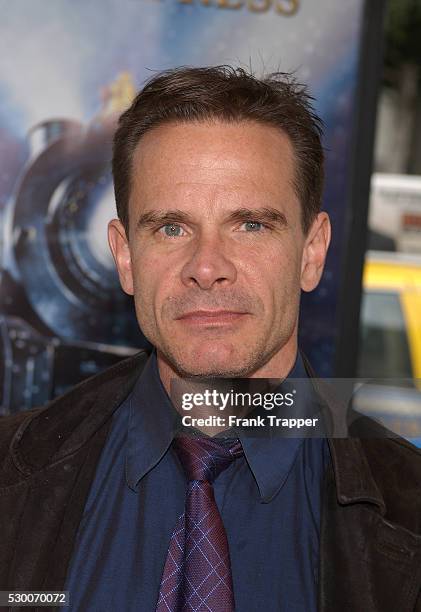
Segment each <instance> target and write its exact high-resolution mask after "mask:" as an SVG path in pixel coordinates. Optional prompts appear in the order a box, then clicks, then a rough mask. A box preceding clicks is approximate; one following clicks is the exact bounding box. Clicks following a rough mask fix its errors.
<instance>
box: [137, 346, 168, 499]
mask: <svg viewBox="0 0 421 612" xmlns="http://www.w3.org/2000/svg"><path fill="white" fill-rule="evenodd" d="M126 401H128V402H129V427H128V434H127V455H126V480H127V484H128V485H129V487H130V488H131V489H133V490H134V491H136V490H137V487H138V484H139V481H140V480H141V478H143V476H144V475H145V474H146V473H147V472H149V471H150V470H151V469H152V468H153V467H155V465H156V464H157V463H158V462H159V461H160V459H161V458H162V457H163V455H164V454H165V453H166V451H167V450H168V447H169V446H170V444H171V442H172V440H173V437H174V432H175V430H176V428H177V424H178V421H179V416H178V412H177V411H176V409H175V408H174V407H173V405H172V402H171V400H170V398H169V396H168V394H167V392H166V390H165V387H164V385H163V384H162V382H161V378H160V376H159V371H158V363H157V359H156V350H155V349H154V350H153V352H152V353H151V355H150V357H149V359H148V361H147V362H146V364H145V366H144V368H143V370H142V372H141V375H140V376H139V378H138V379H137V381H136V384H135V386H134V388H133V391H132V393H131V394H130V396H129V398H128V399H127V400H126Z"/></svg>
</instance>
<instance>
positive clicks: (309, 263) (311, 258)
mask: <svg viewBox="0 0 421 612" xmlns="http://www.w3.org/2000/svg"><path fill="white" fill-rule="evenodd" d="M330 234H331V228H330V220H329V215H328V214H327V213H326V212H320V213H319V214H318V215H317V217H316V218H315V220H314V221H313V223H312V224H311V227H310V229H309V231H308V234H307V237H306V239H305V242H304V249H303V257H302V260H301V289H302V290H303V291H313V289H315V288H316V287H317V285H318V284H319V281H320V279H321V276H322V274H323V268H324V265H325V260H326V254H327V250H328V248H329V243H330Z"/></svg>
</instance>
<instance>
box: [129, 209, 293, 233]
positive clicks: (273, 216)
mask: <svg viewBox="0 0 421 612" xmlns="http://www.w3.org/2000/svg"><path fill="white" fill-rule="evenodd" d="M250 220H252V221H256V222H258V223H266V224H268V225H271V224H274V225H277V226H279V227H281V228H284V227H287V226H288V221H287V219H286V217H285V215H284V214H283V213H282V212H281V211H280V210H277V209H276V208H272V207H270V206H269V207H263V208H237V209H236V210H233V211H232V212H230V213H229V214H228V216H227V217H226V219H225V222H228V223H232V222H242V223H244V222H245V221H250ZM191 222H192V217H191V215H189V214H188V213H186V212H183V211H182V210H178V209H174V210H151V211H149V212H145V213H143V214H141V215H140V217H139V219H138V221H137V226H136V227H137V229H138V230H140V229H148V228H151V227H157V226H158V225H166V224H171V223H186V224H188V223H191Z"/></svg>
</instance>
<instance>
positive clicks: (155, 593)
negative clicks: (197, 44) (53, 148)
mask: <svg viewBox="0 0 421 612" xmlns="http://www.w3.org/2000/svg"><path fill="white" fill-rule="evenodd" d="M113 175H114V184H115V194H116V202H117V211H118V216H119V219H118V220H113V221H111V222H110V225H109V242H110V246H111V249H112V253H113V256H114V258H115V261H116V265H117V269H118V273H119V276H120V281H121V285H122V287H123V289H124V291H126V292H127V293H129V294H131V295H133V296H134V303H135V308H136V313H137V318H138V321H139V325H140V326H141V328H142V331H143V333H144V334H145V336H146V337H147V338H148V339H149V340H150V342H151V343H152V344H153V346H154V347H155V349H154V351H153V353H152V354H151V355H150V356H148V355H145V353H144V352H141V353H140V354H139V355H137V356H136V357H134V358H133V359H129V360H126V361H124V362H122V363H120V364H118V365H117V366H115V367H114V368H112V369H110V370H108V371H106V372H104V373H102V374H100V375H99V376H97V377H95V378H93V379H90V380H89V381H87V382H85V383H82V384H81V385H79V386H77V387H76V388H75V389H73V390H72V391H70V392H69V393H68V394H66V395H65V396H63V397H62V398H59V399H57V400H55V401H54V402H52V403H51V404H50V405H49V406H47V407H46V408H45V409H43V410H34V411H30V412H28V413H26V414H20V415H17V416H14V417H9V418H7V419H4V420H3V422H2V423H1V435H0V457H1V461H2V463H1V465H2V467H1V473H0V486H1V488H0V509H1V515H2V516H3V517H7V527H6V525H4V527H3V532H4V533H3V534H2V548H1V552H0V568H1V588H2V589H3V590H4V589H7V590H18V589H26V590H31V589H32V590H41V589H44V590H63V589H66V590H68V591H69V593H70V608H71V609H72V610H142V611H143V610H144V611H146V612H149V611H153V610H158V611H161V610H174V611H178V610H180V611H181V610H183V611H185V610H198V611H203V610H212V612H219V611H220V612H230V611H233V610H234V609H235V610H237V612H254V611H256V610H260V609H264V610H265V611H283V610H288V612H290V611H299V610H302V611H306V612H308V611H313V610H314V611H315V610H320V611H323V612H327V611H339V610H342V609H346V610H350V611H355V612H357V611H358V612H360V611H362V610H364V612H368V611H373V612H374V611H378V612H380V611H381V612H387V611H390V612H392V611H393V612H396V611H397V610H399V611H404V610H405V611H409V610H421V598H420V585H421V535H420V534H421V525H420V522H421V495H420V485H421V459H420V454H419V452H418V451H417V450H416V449H415V448H414V447H413V446H411V445H410V444H409V443H407V442H405V441H403V440H401V439H399V438H393V439H392V438H390V439H389V438H387V437H385V435H384V431H383V430H381V428H380V427H378V426H376V425H374V424H373V423H372V422H370V421H365V422H364V433H365V436H366V437H364V438H363V439H359V438H358V437H353V438H348V439H345V438H343V437H341V438H335V437H333V433H332V429H331V428H329V423H327V426H328V431H329V432H330V435H331V437H329V439H328V440H326V439H323V438H322V437H312V436H310V437H302V438H298V437H290V438H288V439H287V438H280V437H276V438H274V439H268V438H267V437H264V436H262V437H253V436H247V435H246V434H245V433H244V431H243V430H242V429H241V427H239V428H236V427H234V428H231V430H230V436H228V437H226V438H224V437H223V436H222V437H221V436H217V437H212V436H206V435H202V436H200V435H199V436H198V435H196V436H191V437H188V436H187V435H185V434H186V432H185V431H182V432H180V429H181V428H180V416H181V415H180V414H179V412H178V410H177V409H179V406H178V405H177V403H176V402H175V401H174V402H172V401H171V400H170V397H171V398H172V383H174V381H175V383H177V381H178V382H181V383H182V382H183V380H187V379H190V380H191V379H193V381H194V380H198V381H199V380H202V379H203V378H206V379H211V380H212V379H214V380H220V379H227V378H228V379H232V380H236V379H239V378H247V379H250V380H251V381H252V380H253V379H262V378H263V379H284V378H286V377H287V378H297V377H298V378H303V379H307V377H308V376H310V377H311V376H312V372H311V368H310V366H309V365H308V364H307V362H306V360H305V358H304V357H303V356H302V355H301V354H300V353H299V351H298V347H297V321H298V312H299V300H300V292H301V290H303V291H311V290H313V289H314V288H315V287H316V286H317V284H318V282H319V280H320V277H321V275H322V271H323V266H324V262H325V257H326V252H327V249H328V245H329V240H330V224H329V218H328V215H327V214H326V213H325V212H321V211H320V204H321V195H322V186H323V151H322V146H321V142H320V121H319V119H318V118H317V117H316V116H315V114H314V112H313V110H312V108H311V105H310V98H309V97H308V95H307V94H306V91H305V90H304V89H303V88H301V87H299V86H298V85H296V84H295V83H294V82H293V81H292V80H291V79H290V78H289V77H288V76H286V75H282V74H277V75H272V77H270V78H267V79H265V80H258V79H256V78H255V77H254V76H252V75H249V74H247V73H246V72H244V71H243V70H240V69H237V70H234V69H230V68H229V67H215V68H179V69H175V70H170V71H167V72H164V73H162V74H160V75H158V76H156V77H154V78H153V79H151V80H150V82H148V83H147V84H146V86H145V87H144V89H143V90H142V91H141V92H140V93H139V94H138V96H137V97H136V99H135V100H134V102H133V104H132V106H131V107H130V109H129V110H128V111H127V112H126V113H124V114H123V115H122V117H121V118H120V123H119V128H118V130H117V133H116V136H115V142H114V156H113ZM309 384H310V385H311V379H310V380H309ZM318 391H319V392H320V393H321V394H322V396H323V401H324V402H325V403H326V405H327V406H328V407H329V410H330V411H331V412H335V401H336V400H335V399H332V398H331V396H330V392H329V390H326V389H320V388H318ZM176 408H177V409H176ZM184 429H186V428H184ZM198 429H200V427H199V428H198ZM216 429H217V430H218V431H220V432H221V430H222V433H223V431H224V429H225V428H224V427H220V428H219V427H218V428H216ZM358 431H362V430H361V428H360V430H358V427H357V426H356V425H355V423H354V427H353V433H354V434H358ZM176 432H178V433H177V435H176V436H175V433H176ZM195 433H196V434H197V433H198V432H195ZM212 433H215V432H212ZM181 434H184V435H181ZM232 435H234V436H235V437H234V440H233V439H232ZM219 438H221V439H219ZM199 468H200V469H199Z"/></svg>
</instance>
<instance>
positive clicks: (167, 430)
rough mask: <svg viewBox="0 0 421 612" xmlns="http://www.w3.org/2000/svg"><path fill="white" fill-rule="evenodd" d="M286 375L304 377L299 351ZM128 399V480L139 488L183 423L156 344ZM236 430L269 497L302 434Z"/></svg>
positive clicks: (265, 497)
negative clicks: (291, 435)
mask: <svg viewBox="0 0 421 612" xmlns="http://www.w3.org/2000/svg"><path fill="white" fill-rule="evenodd" d="M288 378H307V373H306V370H305V367H304V363H303V360H302V357H301V355H300V353H299V352H298V353H297V356H296V360H295V363H294V366H293V368H292V369H291V371H290V373H289V375H288ZM126 401H127V402H129V426H128V440H127V442H128V444H127V454H126V481H127V484H128V485H129V487H130V488H131V489H133V490H134V491H137V489H138V485H139V481H140V480H141V479H142V478H143V476H145V474H147V473H148V472H149V471H150V470H151V469H152V468H153V467H154V466H155V465H156V464H157V463H158V462H159V461H160V460H161V459H162V457H163V455H164V454H165V453H166V451H167V450H168V448H169V446H170V444H171V442H172V440H173V437H174V434H175V432H176V431H177V429H178V428H179V426H180V422H181V417H180V415H179V413H178V412H177V410H176V409H175V408H174V406H173V404H172V402H171V400H170V398H169V396H168V394H167V392H166V390H165V388H164V386H163V384H162V381H161V378H160V376H159V370H158V363H157V358H156V349H154V350H153V352H152V353H151V355H150V357H149V359H148V361H147V362H146V364H145V367H144V368H143V370H142V373H141V375H140V376H139V378H138V380H137V381H136V384H135V386H134V388H133V391H132V393H131V394H130V396H129V397H128V399H127V400H126ZM235 435H236V436H238V438H239V439H240V441H241V444H242V446H243V450H244V455H245V458H246V461H247V463H248V465H249V467H250V469H251V471H252V473H253V476H254V479H255V481H256V483H257V486H258V489H259V493H260V497H261V501H262V502H264V503H267V502H269V501H271V500H272V499H273V498H274V496H275V495H276V493H277V492H278V491H279V490H280V488H281V487H282V485H283V484H284V482H285V480H286V478H287V476H288V474H289V472H290V470H291V468H292V466H293V464H294V461H295V458H296V456H297V454H298V452H299V450H300V447H301V445H302V444H303V438H284V437H274V438H267V437H254V438H252V437H250V436H249V435H247V434H246V432H245V431H244V430H243V431H242V430H241V429H238V430H236V432H235Z"/></svg>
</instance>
